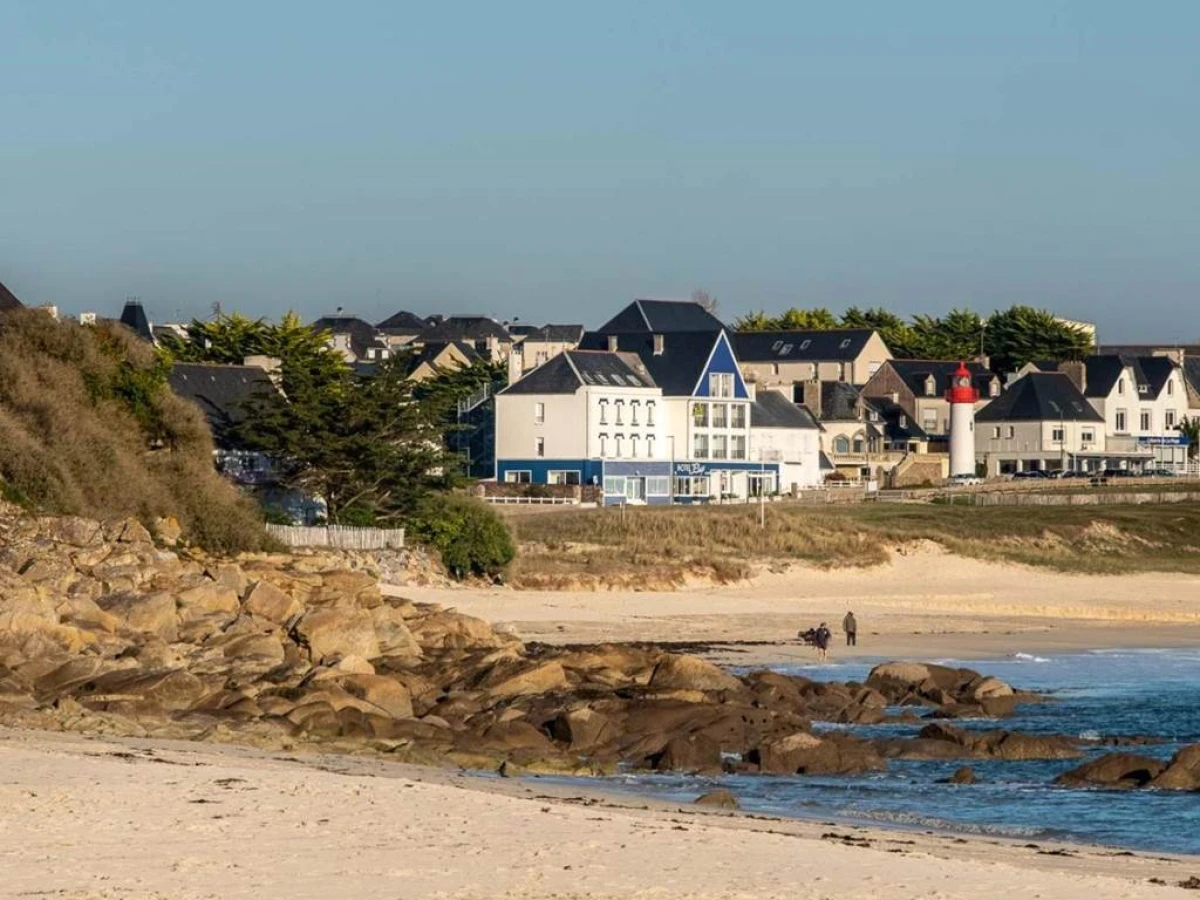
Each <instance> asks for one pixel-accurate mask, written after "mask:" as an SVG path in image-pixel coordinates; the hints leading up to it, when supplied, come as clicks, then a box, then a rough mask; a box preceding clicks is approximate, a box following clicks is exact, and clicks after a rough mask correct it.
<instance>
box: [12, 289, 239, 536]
mask: <svg viewBox="0 0 1200 900" xmlns="http://www.w3.org/2000/svg"><path fill="white" fill-rule="evenodd" d="M0 497H3V498H4V499H6V500H8V501H9V502H12V503H16V504H19V505H21V506H23V507H25V508H26V509H29V510H34V511H39V512H45V513H55V514H70V515H78V516H88V517H93V518H105V519H110V518H122V517H127V516H132V517H136V518H137V519H139V520H140V521H142V522H143V523H146V524H148V525H149V524H152V523H153V522H154V521H156V520H157V519H160V518H169V517H174V518H177V519H178V521H179V523H180V525H181V526H182V528H183V532H184V536H185V538H186V539H187V540H189V541H191V542H193V543H196V544H198V545H199V546H202V547H206V548H208V549H210V550H214V551H233V550H243V549H255V548H257V547H259V546H260V545H261V543H262V541H263V529H262V526H261V523H260V521H259V518H258V516H257V514H256V512H255V510H254V508H253V507H252V506H251V505H250V504H249V503H248V502H247V501H245V500H244V499H243V498H242V497H241V496H240V495H239V494H238V492H237V491H236V489H235V488H233V487H232V486H231V485H230V484H228V483H227V482H226V481H224V480H223V479H222V478H220V477H219V476H218V475H217V474H216V472H215V471H214V469H213V464H212V442H211V437H210V435H209V431H208V428H207V426H206V425H205V423H204V421H203V418H202V417H201V415H200V414H199V412H198V411H197V410H196V409H195V408H193V407H192V406H191V405H190V404H188V403H186V402H185V401H183V400H180V399H179V398H177V397H176V396H175V395H174V394H172V393H171V391H170V390H169V389H168V387H167V384H166V369H165V366H164V364H163V363H162V362H161V361H160V360H159V359H158V357H157V356H156V354H155V353H154V351H153V350H152V349H151V348H150V347H148V346H146V345H144V344H141V343H140V342H138V341H136V340H135V339H134V338H133V337H132V336H131V335H129V334H128V333H127V332H125V331H124V329H122V328H120V326H116V325H105V324H102V325H99V326H94V327H92V326H83V325H77V324H75V323H72V322H58V321H55V320H54V319H53V318H51V317H50V316H48V315H46V314H45V313H43V312H40V311H36V310H14V311H11V312H6V313H3V314H0Z"/></svg>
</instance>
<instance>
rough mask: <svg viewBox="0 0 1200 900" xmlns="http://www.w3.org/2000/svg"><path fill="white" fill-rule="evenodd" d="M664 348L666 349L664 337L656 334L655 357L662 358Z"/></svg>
mask: <svg viewBox="0 0 1200 900" xmlns="http://www.w3.org/2000/svg"><path fill="white" fill-rule="evenodd" d="M663 348H664V341H663V336H662V335H661V334H656V335H655V336H654V355H655V356H662V355H663Z"/></svg>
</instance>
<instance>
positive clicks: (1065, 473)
mask: <svg viewBox="0 0 1200 900" xmlns="http://www.w3.org/2000/svg"><path fill="white" fill-rule="evenodd" d="M1089 475H1090V473H1089V472H1085V471H1084V470H1083V469H1059V470H1058V471H1057V472H1053V473H1051V475H1050V477H1051V478H1087V477H1088V476H1089Z"/></svg>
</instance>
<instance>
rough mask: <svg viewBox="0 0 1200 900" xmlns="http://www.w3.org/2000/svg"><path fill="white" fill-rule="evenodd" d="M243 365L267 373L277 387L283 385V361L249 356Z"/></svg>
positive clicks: (269, 357) (272, 357)
mask: <svg viewBox="0 0 1200 900" xmlns="http://www.w3.org/2000/svg"><path fill="white" fill-rule="evenodd" d="M242 365H244V366H253V367H254V368H256V369H262V370H263V371H264V372H266V373H267V377H268V378H270V379H271V381H272V383H273V384H274V385H275V387H281V386H282V385H283V368H282V367H283V360H281V359H279V358H278V357H275V356H247V357H246V358H245V359H243V360H242Z"/></svg>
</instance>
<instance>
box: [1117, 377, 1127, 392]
mask: <svg viewBox="0 0 1200 900" xmlns="http://www.w3.org/2000/svg"><path fill="white" fill-rule="evenodd" d="M1117 393H1118V394H1124V393H1125V379H1124V378H1118V379H1117Z"/></svg>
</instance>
